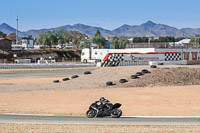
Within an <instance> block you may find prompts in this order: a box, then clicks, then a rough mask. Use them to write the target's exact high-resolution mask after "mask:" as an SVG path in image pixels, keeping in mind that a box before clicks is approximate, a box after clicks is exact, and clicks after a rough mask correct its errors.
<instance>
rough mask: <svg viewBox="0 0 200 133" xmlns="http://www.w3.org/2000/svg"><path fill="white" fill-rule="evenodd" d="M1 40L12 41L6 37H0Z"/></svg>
mask: <svg viewBox="0 0 200 133" xmlns="http://www.w3.org/2000/svg"><path fill="white" fill-rule="evenodd" d="M1 40H9V41H12V40H10V39H8V38H0V41H1Z"/></svg>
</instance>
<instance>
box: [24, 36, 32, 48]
mask: <svg viewBox="0 0 200 133" xmlns="http://www.w3.org/2000/svg"><path fill="white" fill-rule="evenodd" d="M22 47H23V48H25V49H32V48H34V41H33V39H32V38H23V39H22Z"/></svg>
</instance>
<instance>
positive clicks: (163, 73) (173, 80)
mask: <svg viewBox="0 0 200 133" xmlns="http://www.w3.org/2000/svg"><path fill="white" fill-rule="evenodd" d="M129 81H130V82H128V83H126V84H123V85H122V84H119V85H118V86H116V87H122V86H123V87H128V88H130V87H146V86H185V85H200V68H187V67H177V68H168V67H167V68H158V69H152V71H151V73H150V74H146V75H145V76H140V79H137V80H131V79H130V78H129Z"/></svg>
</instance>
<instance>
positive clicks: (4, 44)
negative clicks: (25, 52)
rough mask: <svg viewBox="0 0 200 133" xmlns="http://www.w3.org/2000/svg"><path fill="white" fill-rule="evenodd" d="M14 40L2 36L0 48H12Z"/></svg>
mask: <svg viewBox="0 0 200 133" xmlns="http://www.w3.org/2000/svg"><path fill="white" fill-rule="evenodd" d="M11 45H12V40H10V39H7V38H0V50H11Z"/></svg>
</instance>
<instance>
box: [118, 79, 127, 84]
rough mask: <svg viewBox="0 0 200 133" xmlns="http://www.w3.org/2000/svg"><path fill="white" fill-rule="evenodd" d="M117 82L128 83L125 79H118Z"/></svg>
mask: <svg viewBox="0 0 200 133" xmlns="http://www.w3.org/2000/svg"><path fill="white" fill-rule="evenodd" d="M119 82H120V83H126V82H128V81H127V80H126V79H120V80H119Z"/></svg>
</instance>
